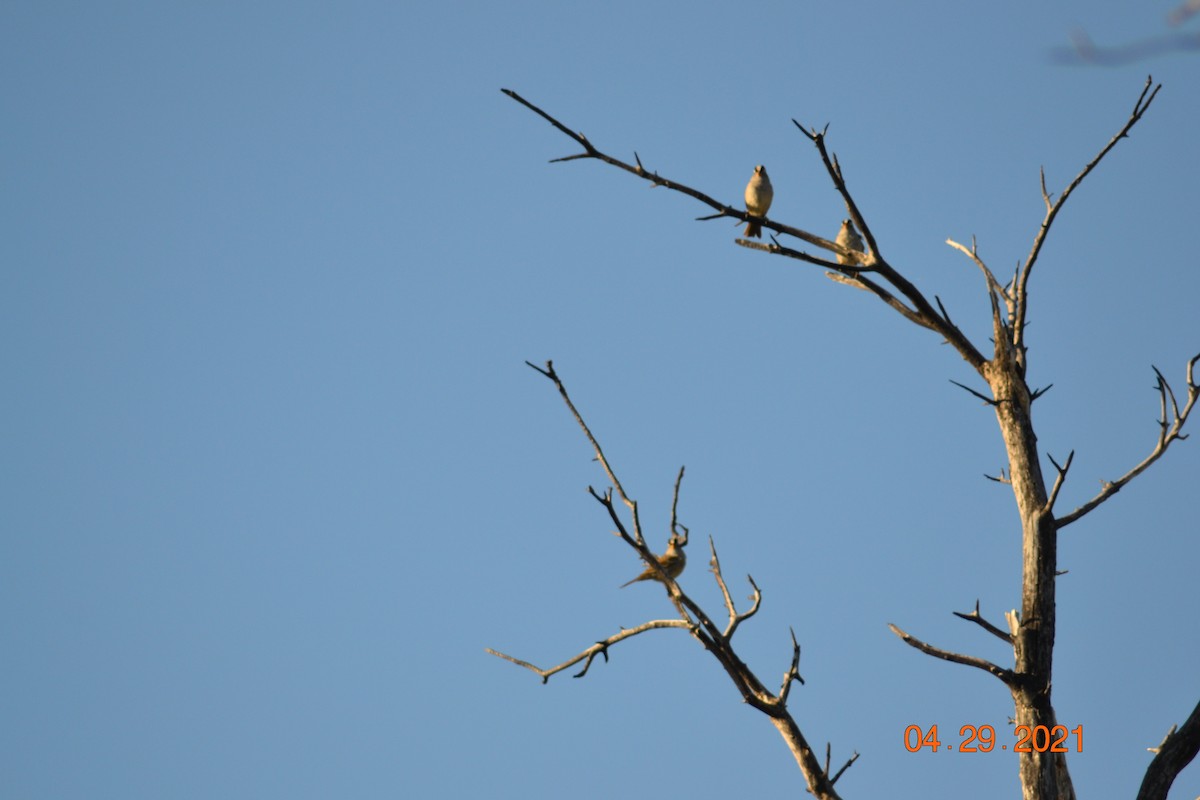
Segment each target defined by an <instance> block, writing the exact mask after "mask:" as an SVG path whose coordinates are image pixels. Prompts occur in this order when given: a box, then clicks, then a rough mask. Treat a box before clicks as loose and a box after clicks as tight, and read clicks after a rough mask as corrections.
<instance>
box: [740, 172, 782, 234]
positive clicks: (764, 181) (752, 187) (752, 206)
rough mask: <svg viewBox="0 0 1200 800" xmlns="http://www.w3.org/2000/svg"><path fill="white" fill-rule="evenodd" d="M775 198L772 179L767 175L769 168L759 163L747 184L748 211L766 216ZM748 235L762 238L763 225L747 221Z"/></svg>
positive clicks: (758, 215) (759, 215) (755, 214)
mask: <svg viewBox="0 0 1200 800" xmlns="http://www.w3.org/2000/svg"><path fill="white" fill-rule="evenodd" d="M774 199H775V190H774V189H772V188H771V179H770V178H768V177H767V168H766V167H764V166H763V165H762V164H759V165H758V166H757V167H755V168H754V174H753V175H751V176H750V182H749V183H748V184H746V212H747V213H749V214H751V215H753V216H755V217H765V216H766V215H767V210H768V209H769V208H770V207H771V201H772V200H774ZM746 236H751V237H753V238H755V239H761V238H762V225H760V224H758V223H757V222H754V221H753V220H751V221H750V222H747V223H746Z"/></svg>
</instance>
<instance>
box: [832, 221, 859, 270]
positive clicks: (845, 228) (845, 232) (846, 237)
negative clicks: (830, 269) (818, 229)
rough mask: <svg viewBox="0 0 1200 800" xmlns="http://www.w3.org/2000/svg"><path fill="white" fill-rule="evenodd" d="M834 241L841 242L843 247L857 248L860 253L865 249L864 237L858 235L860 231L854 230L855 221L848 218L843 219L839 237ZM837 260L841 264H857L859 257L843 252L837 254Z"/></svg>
mask: <svg viewBox="0 0 1200 800" xmlns="http://www.w3.org/2000/svg"><path fill="white" fill-rule="evenodd" d="M834 241H835V242H837V243H838V244H840V245H841V246H842V247H845V248H847V249H849V250H857V251H858V252H860V253H861V252H862V249H863V241H862V237H861V236H859V235H858V231H856V230H854V223H853V222H851V221H850V220H848V219H844V220H842V229H841V230H840V231H838V235H837V238H836V239H834ZM837 260H838V263H839V264H857V263H858V259H857V258H853V257H851V256H844V255H842V254H841V253H838V254H837Z"/></svg>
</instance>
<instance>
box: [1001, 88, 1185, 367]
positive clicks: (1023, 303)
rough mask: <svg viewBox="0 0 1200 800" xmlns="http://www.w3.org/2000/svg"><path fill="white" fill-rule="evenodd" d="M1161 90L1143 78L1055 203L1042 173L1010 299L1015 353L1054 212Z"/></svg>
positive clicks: (1021, 347) (1021, 339)
mask: <svg viewBox="0 0 1200 800" xmlns="http://www.w3.org/2000/svg"><path fill="white" fill-rule="evenodd" d="M1161 88H1162V84H1161V83H1160V84H1158V85H1155V84H1154V80H1153V78H1151V77H1150V76H1147V77H1146V85H1145V86H1144V87H1142V93H1141V94H1140V95H1139V96H1138V99H1137V102H1136V103H1134V104H1133V111H1131V112H1130V114H1129V119H1127V120H1125V124H1124V125H1122V126H1121V130H1119V131H1117V133H1116V135H1115V136H1113V137H1112V139H1110V140H1109V141H1108V144H1106V145H1104V147H1103V148H1101V150H1100V152H1099V153H1097V154H1096V157H1095V158H1093V159H1092V160H1091V161H1090V162H1088V164H1087V166H1085V167H1084V168H1083V170H1082V171H1081V172H1080V173H1079V174H1078V175H1076V176H1075V180H1073V181H1071V182H1070V183H1069V184H1068V185H1067V188H1066V189H1064V190H1063V192H1062V194H1061V195H1059V197H1058V199H1057V200H1053V201H1052V200H1051V199H1050V193H1049V192H1048V191H1047V190H1046V171H1045V170H1044V169H1043V170H1042V172H1041V180H1042V201H1043V202H1044V203H1045V204H1046V215H1045V217H1043V219H1042V224H1041V227H1039V228H1038V232H1037V235H1036V236H1034V238H1033V247H1032V248H1031V249H1030V251H1029V255H1028V256H1027V257H1026V259H1025V263H1024V264H1023V265H1022V266H1021V267H1020V269H1019V270H1018V273H1017V280H1016V285H1015V286H1013V300H1014V301H1015V303H1016V314H1015V315H1014V317H1013V333H1012V335H1013V342H1012V343H1013V346H1014V347H1015V348H1016V350H1017V352H1024V350H1025V317H1026V313H1027V312H1028V310H1029V275H1030V274H1031V273H1032V272H1033V265H1034V264H1035V263H1036V262H1037V259H1038V255H1039V254H1040V253H1041V252H1042V245H1043V244H1045V243H1046V234H1048V233H1049V232H1050V226H1051V225H1053V224H1054V220H1055V219H1057V217H1058V212H1059V211H1061V210H1062V207H1063V205H1064V204H1065V203H1066V202H1067V198H1068V197H1070V196H1071V193H1072V192H1074V191H1075V189H1076V187H1078V186H1079V184H1081V183H1083V179H1084V178H1086V177H1087V176H1088V175H1090V174H1091V172H1092V170H1094V169H1095V168H1096V166H1097V165H1099V163H1100V161H1101V160H1102V159H1103V158H1104V157H1105V156H1106V155H1108V152H1109V151H1110V150H1112V149H1113V148H1114V147H1116V146H1117V142H1119V141H1121V140H1122V139H1124V138H1125V137H1127V136H1128V135H1129V131H1130V130H1132V129H1133V126H1134V125H1136V124H1137V123H1138V121H1139V120H1141V118H1142V116H1143V115H1144V114H1145V113H1146V111H1147V110H1148V109H1149V108H1150V104H1151V103H1153V102H1154V98H1155V96H1156V95H1157V94H1158V90H1159V89H1161Z"/></svg>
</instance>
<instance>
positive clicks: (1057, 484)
mask: <svg viewBox="0 0 1200 800" xmlns="http://www.w3.org/2000/svg"><path fill="white" fill-rule="evenodd" d="M1046 458H1048V459H1050V463H1051V464H1053V465H1054V469H1056V470H1058V477H1056V478H1055V479H1054V488H1053V489H1051V490H1050V497H1048V498H1047V499H1046V506H1045V509H1046V512H1047V513H1049V512H1052V511H1054V501H1055V500H1057V499H1058V492H1059V490H1060V489H1062V485H1063V481H1064V480H1066V478H1067V470H1069V469H1070V468H1071V462H1072V461H1074V460H1075V451H1074V450H1072V451H1071V452H1070V453H1068V454H1067V463H1065V464H1063V465H1062V466H1059V463H1058V462H1057V461H1055V460H1054V456H1052V455H1050V454H1049V453H1047V454H1046Z"/></svg>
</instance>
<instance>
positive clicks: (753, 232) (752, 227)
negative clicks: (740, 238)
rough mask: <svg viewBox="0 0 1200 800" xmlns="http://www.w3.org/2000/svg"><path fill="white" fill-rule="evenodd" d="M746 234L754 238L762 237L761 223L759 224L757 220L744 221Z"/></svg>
mask: <svg viewBox="0 0 1200 800" xmlns="http://www.w3.org/2000/svg"><path fill="white" fill-rule="evenodd" d="M746 236H750V237H752V238H754V239H761V238H762V225H759V224H758V223H757V222H747V223H746Z"/></svg>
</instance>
